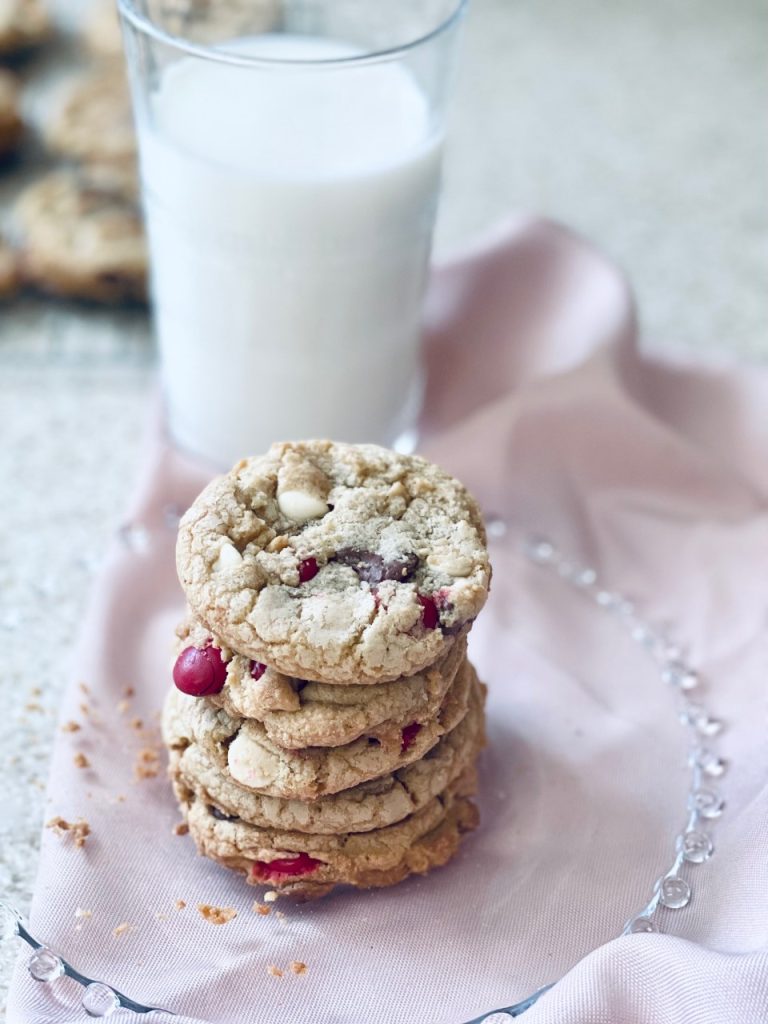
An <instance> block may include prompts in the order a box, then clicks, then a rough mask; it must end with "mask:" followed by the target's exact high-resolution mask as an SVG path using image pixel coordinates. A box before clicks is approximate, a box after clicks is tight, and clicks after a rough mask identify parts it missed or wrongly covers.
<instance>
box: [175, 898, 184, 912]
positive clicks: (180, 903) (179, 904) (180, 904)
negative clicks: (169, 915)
mask: <svg viewBox="0 0 768 1024" xmlns="http://www.w3.org/2000/svg"><path fill="white" fill-rule="evenodd" d="M186 905H187V904H186V901H185V900H176V909H177V910H183V909H184V907H186Z"/></svg>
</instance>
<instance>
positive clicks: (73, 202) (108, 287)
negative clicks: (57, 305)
mask: <svg viewBox="0 0 768 1024" xmlns="http://www.w3.org/2000/svg"><path fill="white" fill-rule="evenodd" d="M14 230H15V232H16V238H17V241H18V247H19V253H20V269H21V277H22V282H23V283H24V284H28V285H31V286H33V287H34V288H37V289H39V290H40V291H43V292H46V293H47V294H50V295H59V296H64V297H68V298H73V299H84V300H87V301H91V302H100V303H123V302H144V301H146V291H147V287H146V281H147V253H146V245H145V239H144V227H143V224H142V221H141V214H140V210H139V207H138V203H137V199H136V179H135V175H133V176H131V175H124V174H121V173H119V172H117V171H116V170H115V169H114V168H87V169H85V168H83V169H80V170H66V171H54V172H52V173H50V174H48V175H46V176H45V177H43V178H41V179H40V180H38V181H37V182H35V183H34V184H32V185H30V186H29V187H28V188H26V189H25V190H24V191H23V192H22V194H21V195H20V196H19V198H18V200H17V202H16V206H15V208H14Z"/></svg>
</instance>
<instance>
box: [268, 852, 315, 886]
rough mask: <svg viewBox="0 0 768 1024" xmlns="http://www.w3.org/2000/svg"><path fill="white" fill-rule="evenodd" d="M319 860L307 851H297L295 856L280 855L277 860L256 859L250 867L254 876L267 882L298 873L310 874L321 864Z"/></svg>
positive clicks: (294, 875) (297, 874)
mask: <svg viewBox="0 0 768 1024" xmlns="http://www.w3.org/2000/svg"><path fill="white" fill-rule="evenodd" d="M322 863H323V862H322V861H321V860H315V858H314V857H310V856H309V854H308V853H298V854H297V855H296V856H295V857H280V858H278V859H277V860H269V861H267V860H257V861H256V862H255V863H254V865H253V867H252V868H251V874H252V875H253V877H254V878H258V879H260V880H261V881H262V882H269V881H271V880H272V879H275V878H290V877H296V876H299V875H310V874H312V872H313V871H317V869H318V868H319V867H320V866H321V864H322Z"/></svg>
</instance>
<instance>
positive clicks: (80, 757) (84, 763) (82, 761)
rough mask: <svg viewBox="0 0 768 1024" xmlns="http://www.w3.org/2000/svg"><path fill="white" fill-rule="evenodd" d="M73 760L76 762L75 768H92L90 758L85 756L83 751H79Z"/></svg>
mask: <svg viewBox="0 0 768 1024" xmlns="http://www.w3.org/2000/svg"><path fill="white" fill-rule="evenodd" d="M72 760H73V761H74V762H75V767H76V768H90V767H91V762H90V761H89V760H88V758H87V757H86V756H85V754H84V753H83V752H82V751H81V750H78V752H77V753H76V754H75V756H74V758H73V759H72Z"/></svg>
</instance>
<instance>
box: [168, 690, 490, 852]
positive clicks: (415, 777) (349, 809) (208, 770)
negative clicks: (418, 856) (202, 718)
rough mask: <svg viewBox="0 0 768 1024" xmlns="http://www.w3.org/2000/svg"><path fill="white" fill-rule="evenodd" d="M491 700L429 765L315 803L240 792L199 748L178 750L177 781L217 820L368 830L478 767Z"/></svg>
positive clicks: (479, 702) (435, 751) (475, 700)
mask: <svg viewBox="0 0 768 1024" xmlns="http://www.w3.org/2000/svg"><path fill="white" fill-rule="evenodd" d="M483 701H484V693H483V691H482V690H481V689H480V688H477V689H476V690H475V691H474V693H473V694H472V699H471V703H470V708H469V712H468V713H467V715H466V717H465V718H464V719H463V720H462V721H461V722H460V723H459V724H458V725H457V726H456V728H455V729H453V730H452V731H451V732H449V733H448V734H447V735H445V736H443V738H442V739H441V740H440V741H439V742H438V743H437V744H436V745H435V746H434V747H433V748H432V749H431V750H430V751H429V752H428V753H427V754H426V755H425V756H424V757H423V758H422V759H421V760H419V761H415V762H413V763H412V764H409V765H407V766H406V767H405V768H401V769H399V770H398V771H396V772H394V773H393V774H391V775H386V776H384V777H382V778H380V779H376V780H373V781H371V782H364V783H362V784H361V785H359V786H355V787H354V788H353V789H346V790H344V791H343V792H341V793H336V794H334V795H332V796H325V797H321V798H320V799H318V800H315V801H312V802H311V803H305V802H302V801H298V800H281V799H278V798H275V797H269V796H262V795H260V794H258V793H254V792H253V790H250V789H246V788H244V787H243V786H239V785H238V784H237V783H236V782H234V781H233V780H232V779H231V777H230V776H229V775H228V774H227V773H226V772H224V771H222V770H221V768H220V767H219V766H218V765H216V764H215V763H214V761H212V760H211V759H210V758H209V757H207V755H206V754H205V752H204V751H203V750H202V748H201V747H199V746H198V745H197V744H192V745H191V746H189V747H187V748H186V749H185V750H183V751H182V750H175V751H171V776H172V778H174V780H175V782H176V785H177V787H178V786H181V787H182V788H184V789H188V790H191V791H193V792H194V793H195V795H196V797H197V798H198V799H199V800H201V801H203V802H205V803H206V804H207V805H208V806H209V808H211V813H212V814H213V815H214V817H220V818H222V819H224V818H228V819H229V820H235V819H239V820H241V821H244V822H246V824H249V825H258V826H259V827H261V828H278V829H283V830H288V831H299V832H309V833H313V834H326V835H334V834H336V833H338V832H368V831H371V830H372V829H377V828H384V827H385V826H387V825H392V824H394V823H395V822H397V821H401V820H402V819H403V818H406V817H408V815H410V814H413V813H415V812H416V811H418V810H420V809H421V808H422V807H424V806H425V805H426V804H427V803H428V802H429V801H430V800H431V799H432V798H433V797H435V796H437V795H438V794H439V793H442V792H443V790H444V789H446V787H447V786H449V785H450V784H451V783H452V782H454V781H455V780H456V779H457V778H458V777H459V775H461V774H463V773H464V772H465V771H466V770H467V769H468V768H469V767H470V765H471V764H472V763H474V761H475V758H476V756H477V754H478V751H479V750H480V747H481V746H482V744H483V742H484V728H483Z"/></svg>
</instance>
